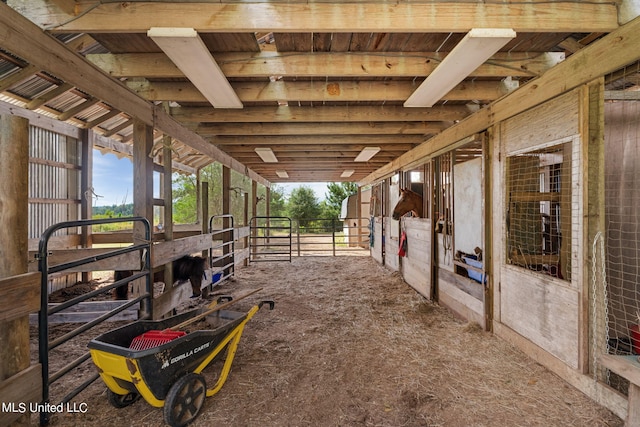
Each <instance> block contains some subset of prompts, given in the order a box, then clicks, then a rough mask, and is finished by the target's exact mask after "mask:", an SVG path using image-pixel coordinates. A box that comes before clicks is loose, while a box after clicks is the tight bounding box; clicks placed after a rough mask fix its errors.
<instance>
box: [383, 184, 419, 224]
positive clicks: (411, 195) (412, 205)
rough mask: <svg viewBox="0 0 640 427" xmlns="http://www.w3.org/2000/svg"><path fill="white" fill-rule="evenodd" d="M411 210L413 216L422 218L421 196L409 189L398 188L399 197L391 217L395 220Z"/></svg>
mask: <svg viewBox="0 0 640 427" xmlns="http://www.w3.org/2000/svg"><path fill="white" fill-rule="evenodd" d="M409 212H411V214H412V215H413V216H415V217H418V218H422V196H421V195H419V194H418V193H415V192H413V191H411V190H405V189H402V188H401V189H400V199H399V200H398V203H396V206H395V208H393V214H392V215H391V217H392V218H393V219H395V220H398V219H400V217H401V216H404V215H406V214H407V213H409Z"/></svg>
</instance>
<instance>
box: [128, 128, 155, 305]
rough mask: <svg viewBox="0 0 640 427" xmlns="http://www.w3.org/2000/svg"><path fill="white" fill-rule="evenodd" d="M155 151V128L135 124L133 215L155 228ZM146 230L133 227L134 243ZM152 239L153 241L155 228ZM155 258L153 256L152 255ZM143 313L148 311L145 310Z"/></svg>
mask: <svg viewBox="0 0 640 427" xmlns="http://www.w3.org/2000/svg"><path fill="white" fill-rule="evenodd" d="M152 149H153V128H152V127H151V126H149V125H147V124H145V123H144V122H142V121H140V120H135V121H134V124H133V214H134V215H135V216H141V217H144V218H146V219H147V220H148V221H149V224H150V225H151V226H152V227H153V159H152V158H151V157H149V153H151V150H152ZM145 239H146V237H145V229H144V226H143V225H142V224H141V223H140V222H136V223H135V224H134V226H133V241H134V242H135V243H140V242H141V241H144V240H145ZM150 239H153V228H152V229H151V236H150ZM151 255H152V256H153V254H151ZM144 283H145V279H144V278H142V279H139V280H136V281H135V282H134V286H133V293H132V296H133V297H136V296H138V295H140V294H141V293H142V292H141V288H143V287H144ZM152 291H153V290H152ZM142 311H146V309H145V308H143V309H142Z"/></svg>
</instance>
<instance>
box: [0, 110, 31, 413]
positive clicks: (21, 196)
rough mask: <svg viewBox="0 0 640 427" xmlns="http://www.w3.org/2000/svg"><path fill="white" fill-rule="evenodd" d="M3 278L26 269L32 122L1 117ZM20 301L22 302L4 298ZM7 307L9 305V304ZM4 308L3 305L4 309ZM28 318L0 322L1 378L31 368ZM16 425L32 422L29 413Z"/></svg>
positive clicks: (0, 257) (0, 266) (0, 270)
mask: <svg viewBox="0 0 640 427" xmlns="http://www.w3.org/2000/svg"><path fill="white" fill-rule="evenodd" d="M0 182H2V185H0V200H2V209H0V223H1V224H2V225H3V227H4V232H3V233H2V238H0V278H2V277H10V276H16V275H18V274H23V273H26V272H27V256H28V251H27V249H28V239H27V238H28V215H27V212H28V194H29V186H28V184H29V121H28V120H27V119H23V118H21V117H16V116H8V115H7V116H0ZM1 303H3V306H4V304H8V305H11V304H21V303H22V302H21V301H1ZM7 308H8V307H7ZM4 310H5V308H3V311H4ZM29 364H30V360H29V317H28V315H26V316H22V317H18V318H16V319H12V320H7V321H3V322H0V381H4V380H6V379H7V378H10V377H12V376H13V375H14V374H17V373H18V372H21V371H23V370H25V369H27V368H28V367H29ZM13 425H25V426H26V425H29V415H28V414H25V415H23V416H20V417H19V418H17V421H15V423H14V424H13Z"/></svg>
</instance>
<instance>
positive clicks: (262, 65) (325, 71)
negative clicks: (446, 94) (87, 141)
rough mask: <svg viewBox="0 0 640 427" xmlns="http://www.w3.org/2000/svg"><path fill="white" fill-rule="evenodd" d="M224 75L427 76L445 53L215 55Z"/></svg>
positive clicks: (161, 68)
mask: <svg viewBox="0 0 640 427" xmlns="http://www.w3.org/2000/svg"><path fill="white" fill-rule="evenodd" d="M213 56H214V58H215V60H216V62H217V63H218V65H219V66H220V68H221V69H222V71H223V72H224V74H225V76H227V78H265V79H268V78H269V77H271V76H283V77H286V76H292V77H297V78H300V77H322V78H324V77H325V76H339V77H340V78H343V79H344V78H347V77H353V78H355V77H359V78H373V77H407V78H413V77H415V76H422V77H426V76H428V75H429V74H431V72H433V70H434V69H435V68H436V67H437V66H438V64H439V63H440V62H441V61H442V60H443V59H444V58H445V57H446V53H442V52H440V53H436V52H409V53H403V52H380V53H375V54H374V53H349V52H347V53H339V52H309V53H305V52H301V53H296V54H295V55H291V54H287V53H284V54H283V53H280V52H259V53H214V54H213ZM86 58H87V59H88V60H89V61H90V62H92V63H93V64H95V65H96V66H97V67H99V68H100V69H102V70H103V71H105V72H106V73H107V74H109V75H111V76H112V77H115V78H134V77H146V78H153V79H163V78H184V77H185V76H184V73H182V71H180V70H179V69H178V67H177V66H176V65H175V64H174V63H173V62H172V61H171V60H170V59H169V58H168V57H167V55H165V54H164V53H122V54H111V53H100V54H90V55H87V56H86ZM564 58H565V55H564V53H563V52H530V53H526V52H525V53H522V52H512V53H497V54H495V55H494V56H492V57H491V58H490V59H489V60H488V61H487V62H486V63H485V64H483V65H481V66H480V67H478V68H477V69H475V70H473V71H472V72H471V73H470V74H469V76H470V77H494V78H495V77H497V78H501V77H505V76H512V77H534V76H538V75H540V74H542V73H543V72H544V71H546V70H548V69H549V68H551V67H553V66H554V65H556V64H558V63H559V62H562V61H563V60H564Z"/></svg>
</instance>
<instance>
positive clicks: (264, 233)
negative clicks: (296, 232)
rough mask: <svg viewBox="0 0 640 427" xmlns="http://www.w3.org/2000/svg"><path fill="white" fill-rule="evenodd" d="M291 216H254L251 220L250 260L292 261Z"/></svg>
mask: <svg viewBox="0 0 640 427" xmlns="http://www.w3.org/2000/svg"><path fill="white" fill-rule="evenodd" d="M291 236H292V234H291V218H287V217H281V216H276V217H267V216H254V217H253V218H251V220H250V221H249V248H250V249H249V250H250V253H249V262H262V261H289V262H291Z"/></svg>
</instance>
